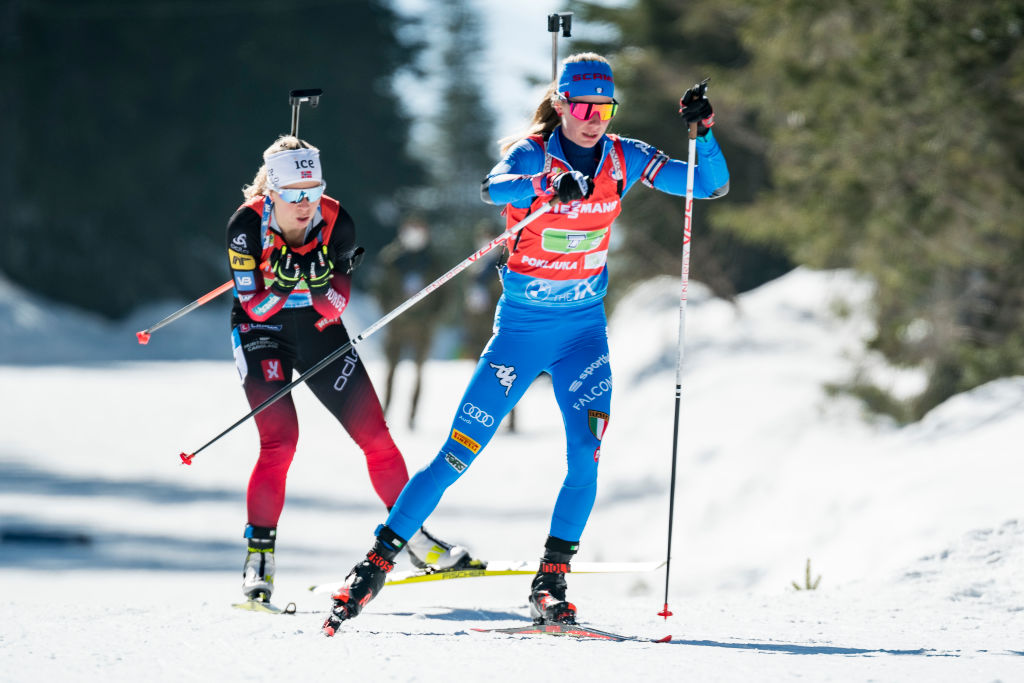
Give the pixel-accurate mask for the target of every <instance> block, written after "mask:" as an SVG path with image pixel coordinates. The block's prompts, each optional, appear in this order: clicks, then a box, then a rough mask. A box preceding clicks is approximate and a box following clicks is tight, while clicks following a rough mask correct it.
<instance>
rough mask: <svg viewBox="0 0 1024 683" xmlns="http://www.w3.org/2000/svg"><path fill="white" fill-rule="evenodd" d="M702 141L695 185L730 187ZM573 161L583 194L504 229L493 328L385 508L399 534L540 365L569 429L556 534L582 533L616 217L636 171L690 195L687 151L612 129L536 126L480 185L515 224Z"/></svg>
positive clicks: (720, 190) (436, 496)
mask: <svg viewBox="0 0 1024 683" xmlns="http://www.w3.org/2000/svg"><path fill="white" fill-rule="evenodd" d="M697 152H698V164H697V166H696V168H695V175H694V196H695V197H697V198H714V197H719V196H722V195H724V194H725V193H726V192H727V191H728V182H729V172H728V168H727V167H726V163H725V158H724V156H723V154H722V152H721V149H720V148H719V146H718V143H717V142H716V141H715V139H714V136H713V135H711V134H710V133H709V134H708V135H706V136H705V137H704V138H700V139H698V141H697ZM573 161H575V164H573V163H571V162H573ZM569 169H575V170H580V171H581V172H583V173H585V174H587V175H590V176H591V177H592V178H593V184H594V190H593V192H592V194H591V195H590V196H589V197H588V198H587V199H583V200H578V201H575V202H571V203H569V204H556V205H555V207H554V208H553V209H552V210H551V211H550V212H549V213H547V214H545V215H543V216H541V217H540V218H538V219H536V220H534V221H532V222H531V223H530V224H529V225H528V226H526V227H525V228H524V229H523V230H522V231H521V232H520V233H519V234H518V235H516V236H514V237H512V238H510V239H509V241H508V244H507V245H506V246H507V247H508V250H509V259H508V262H507V263H506V265H505V266H504V268H503V270H502V284H503V287H504V292H503V294H502V297H501V299H500V300H499V302H498V306H497V310H496V312H495V317H494V336H493V337H491V339H490V341H489V342H488V343H487V346H486V347H485V348H484V350H483V353H482V354H481V356H480V361H479V363H478V364H477V367H476V371H475V372H474V374H473V378H472V379H471V380H470V383H469V386H468V387H467V388H466V391H465V393H464V394H463V397H462V400H461V401H460V402H459V405H458V407H457V408H456V411H455V417H454V420H453V422H452V426H451V429H450V431H449V435H448V439H447V440H446V441H445V443H444V445H443V446H442V447H441V450H440V452H439V453H438V454H437V456H436V457H435V458H434V459H433V460H432V461H431V462H430V463H429V464H428V465H427V466H426V467H424V468H423V469H421V470H420V471H419V472H417V473H416V475H415V476H413V477H412V479H410V480H409V483H408V484H407V485H406V486H405V488H404V489H403V490H402V493H401V495H400V496H399V498H398V501H397V502H396V504H395V506H394V507H393V508H392V510H391V514H390V515H389V517H388V520H387V526H388V527H390V529H391V530H392V531H394V532H395V533H396V534H398V535H399V536H400V537H402V538H404V539H408V538H410V537H411V536H412V534H414V533H415V532H416V531H417V530H418V529H419V528H420V526H421V525H422V524H423V522H424V520H426V518H427V517H428V516H429V515H430V513H431V512H433V510H434V508H435V507H436V506H437V504H438V502H439V501H440V500H441V496H442V494H443V493H444V491H445V489H447V488H448V487H449V486H451V485H452V484H453V483H454V482H455V480H456V479H458V478H459V477H460V476H461V475H462V473H463V472H465V471H466V469H467V468H468V467H469V466H470V465H471V464H472V463H473V460H475V459H476V457H477V456H478V455H479V454H480V453H481V451H483V449H484V448H485V447H486V446H487V443H488V442H489V441H490V440H491V437H492V436H494V433H495V431H496V430H497V428H498V425H499V424H500V423H501V420H502V419H503V418H504V417H505V415H507V414H508V413H509V411H511V410H512V408H513V407H514V406H515V404H516V403H517V402H518V401H519V399H520V398H521V397H522V395H523V393H524V392H525V391H526V389H527V387H529V386H530V383H531V382H532V381H533V380H534V378H535V377H537V375H539V374H540V373H542V372H546V373H548V374H549V375H550V376H551V383H552V385H553V387H554V392H555V398H556V400H557V401H558V406H559V409H560V411H561V413H562V421H563V423H564V425H565V438H566V462H567V473H566V475H565V479H564V480H563V482H562V488H561V490H560V492H559V494H558V499H557V501H556V502H555V508H554V512H553V513H552V517H551V526H550V530H549V533H550V535H551V536H554V537H556V538H559V539H563V540H565V541H570V542H578V541H579V539H580V536H581V535H582V534H583V529H584V527H585V526H586V523H587V519H588V518H589V516H590V511H591V509H592V508H593V505H594V499H595V497H596V494H597V465H598V461H599V459H600V455H601V439H602V437H603V436H604V432H605V428H606V427H607V425H608V421H609V419H610V414H611V393H612V392H611V390H612V374H611V367H610V365H609V362H608V334H607V321H606V318H605V312H604V303H603V299H604V295H605V293H606V291H607V282H608V273H607V252H608V243H609V239H610V232H611V225H612V222H613V220H614V218H615V217H616V216H617V215H618V213H619V204H620V202H621V198H622V197H623V196H624V195H625V193H626V192H627V191H628V190H629V188H630V187H632V186H633V184H635V183H636V182H637V181H641V182H643V183H644V184H646V185H648V186H650V187H654V188H655V189H658V190H661V191H663V192H667V193H670V194H677V195H682V194H685V193H686V162H685V161H678V160H674V159H670V158H669V157H668V156H667V155H665V154H664V153H662V152H660V151H659V150H657V149H655V148H653V147H651V146H650V145H648V144H646V143H644V142H641V141H639V140H632V139H628V138H619V137H618V136H614V135H605V136H604V138H603V139H602V140H601V142H600V143H599V144H598V145H596V146H595V147H594V148H582V147H578V146H576V145H574V144H573V143H572V142H570V141H568V140H567V139H566V138H565V137H564V136H563V135H562V134H561V131H560V127H559V128H556V129H555V130H554V131H553V132H552V133H551V134H550V136H549V137H548V138H547V139H546V140H545V139H544V138H542V137H541V136H531V137H529V138H526V139H524V140H522V141H520V142H518V143H517V144H516V145H514V146H513V147H512V148H511V149H510V150H509V151H508V153H507V154H506V155H505V157H504V158H503V159H502V160H501V161H500V162H499V163H498V164H497V165H496V166H495V167H494V169H492V170H491V172H490V174H488V176H487V178H486V179H485V180H484V183H483V186H482V194H483V196H484V198H485V200H487V201H490V202H491V203H494V204H506V205H507V206H506V208H505V211H504V213H505V215H506V219H507V221H508V223H509V225H513V224H515V223H517V222H519V221H520V220H522V218H523V217H524V216H526V215H527V214H528V213H529V212H531V211H535V210H536V209H537V208H538V207H539V206H541V205H542V204H543V203H544V202H546V201H549V200H550V199H551V194H550V193H549V191H548V187H547V183H548V178H549V177H550V176H551V175H552V174H553V173H557V172H560V171H563V170H569Z"/></svg>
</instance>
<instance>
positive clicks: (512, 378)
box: [387, 299, 612, 542]
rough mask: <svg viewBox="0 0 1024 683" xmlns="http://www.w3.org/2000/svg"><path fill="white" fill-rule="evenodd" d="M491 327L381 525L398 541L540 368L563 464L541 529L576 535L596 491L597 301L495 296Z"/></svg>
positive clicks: (604, 419) (606, 387) (603, 330)
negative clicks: (550, 392) (530, 301)
mask: <svg viewBox="0 0 1024 683" xmlns="http://www.w3.org/2000/svg"><path fill="white" fill-rule="evenodd" d="M495 328H496V333H495V335H494V336H493V337H491V340H490V341H489V342H488V343H487V346H486V347H485V348H484V352H483V354H482V355H481V356H480V362H479V363H478V364H477V367H476V371H475V372H474V373H473V379H472V380H470V382H469V386H468V387H467V388H466V392H465V393H464V394H463V396H462V400H461V401H460V402H459V406H458V409H457V410H456V411H455V419H454V420H453V422H452V427H451V430H450V431H449V433H448V440H447V441H445V443H444V446H442V447H441V450H440V452H439V453H438V454H437V456H436V457H435V458H434V459H433V460H432V461H431V462H430V463H429V464H428V465H427V466H426V467H424V468H423V469H421V470H420V471H419V472H417V473H416V474H415V475H414V476H413V478H412V479H410V480H409V483H408V484H406V485H405V488H404V489H402V493H401V495H400V496H399V497H398V502H397V503H395V506H394V507H393V508H392V509H391V514H390V515H389V516H388V520H387V525H388V526H389V527H390V528H391V530H392V531H394V532H395V533H396V534H398V535H399V536H401V537H402V538H404V539H408V538H410V537H411V536H412V534H414V533H416V531H417V530H418V529H419V528H420V526H421V525H422V524H423V522H424V520H426V518H427V517H428V516H430V513H431V512H433V511H434V508H435V507H437V504H438V503H439V502H440V500H441V496H442V495H443V494H444V491H445V489H447V488H448V487H449V486H451V485H452V484H453V483H455V480H456V479H458V478H459V477H460V476H461V475H462V473H463V472H465V471H466V469H468V468H469V466H470V465H471V464H473V461H474V460H475V459H476V457H477V456H478V455H479V454H480V453H481V452H482V451H483V449H484V447H485V446H487V443H488V442H489V441H490V440H491V437H492V436H494V432H495V431H496V430H497V428H498V425H499V424H500V423H501V420H502V419H503V418H504V417H505V415H507V414H508V413H509V411H511V410H512V408H513V407H515V405H516V403H518V402H519V399H520V398H522V396H523V394H524V393H525V392H526V389H527V388H528V387H529V386H530V383H531V382H532V381H533V380H534V378H536V377H537V375H539V374H540V373H542V372H547V373H548V374H549V375H551V383H552V385H553V386H554V390H555V398H556V400H557V401H558V407H559V409H560V410H561V412H562V422H563V423H564V425H565V440H566V462H567V465H568V471H567V472H566V475H565V480H564V481H563V482H562V488H561V491H560V492H559V494H558V499H557V500H556V501H555V509H554V512H553V513H552V516H551V528H550V532H549V533H550V534H551V535H552V536H555V537H556V538H560V539H562V540H565V541H571V542H578V541H579V540H580V536H582V535H583V528H584V527H585V526H586V524H587V519H588V518H589V517H590V511H591V509H592V508H593V507H594V498H595V496H596V494H597V463H598V458H599V456H600V452H601V437H602V436H604V430H605V427H606V425H607V423H608V416H609V411H610V408H611V398H612V376H611V367H610V366H609V364H608V333H607V320H606V318H605V314H604V304H603V303H598V304H596V305H592V306H587V307H585V308H578V309H569V310H559V309H552V308H543V309H542V308H536V307H528V306H521V305H515V304H512V303H509V302H507V301H505V300H504V299H503V300H502V301H501V302H500V303H499V305H498V309H497V312H496V314H495Z"/></svg>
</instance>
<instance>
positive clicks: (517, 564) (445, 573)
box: [309, 560, 665, 593]
mask: <svg viewBox="0 0 1024 683" xmlns="http://www.w3.org/2000/svg"><path fill="white" fill-rule="evenodd" d="M537 565H538V562H537V560H511V561H509V560H504V561H503V560H492V561H490V562H488V563H487V564H486V565H485V566H483V567H466V568H464V569H433V568H430V567H427V568H425V569H410V570H405V571H395V572H391V574H389V575H388V578H387V580H386V581H385V582H384V585H385V586H399V585H402V584H408V583H421V582H423V581H445V580H447V579H469V578H475V577H480V576H515V575H520V574H526V575H530V576H532V575H533V574H536V573H537ZM664 566H665V562H664V561H662V562H574V563H573V565H572V573H573V574H606V573H608V574H610V573H628V572H649V571H654V570H656V569H660V568H661V567H664ZM344 583H345V581H344V579H342V580H341V581H333V582H326V583H320V584H316V585H313V586H310V587H309V590H311V591H312V592H314V593H333V592H334V591H336V590H337V589H338V587H339V586H341V585H343V584H344Z"/></svg>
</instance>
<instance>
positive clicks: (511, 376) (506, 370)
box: [489, 363, 518, 396]
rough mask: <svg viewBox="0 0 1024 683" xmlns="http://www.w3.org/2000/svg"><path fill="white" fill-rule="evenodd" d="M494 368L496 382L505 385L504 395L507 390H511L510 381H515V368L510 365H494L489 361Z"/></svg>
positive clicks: (506, 394)
mask: <svg viewBox="0 0 1024 683" xmlns="http://www.w3.org/2000/svg"><path fill="white" fill-rule="evenodd" d="M489 365H490V366H491V367H492V368H494V370H495V373H494V376H495V377H497V378H498V383H499V384H500V385H501V386H503V387H505V396H508V392H509V391H511V390H512V383H513V382H515V381H516V377H517V376H518V375H516V374H515V373H516V369H515V367H513V366H511V365H496V364H495V363H489Z"/></svg>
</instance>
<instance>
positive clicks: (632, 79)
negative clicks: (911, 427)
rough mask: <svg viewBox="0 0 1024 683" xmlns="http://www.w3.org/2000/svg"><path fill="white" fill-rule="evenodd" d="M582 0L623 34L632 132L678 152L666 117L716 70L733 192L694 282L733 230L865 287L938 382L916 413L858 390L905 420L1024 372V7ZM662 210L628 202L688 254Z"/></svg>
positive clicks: (709, 219) (642, 220)
mask: <svg viewBox="0 0 1024 683" xmlns="http://www.w3.org/2000/svg"><path fill="white" fill-rule="evenodd" d="M583 5H584V7H583V14H584V16H585V17H587V18H589V19H590V20H593V21H606V22H608V23H610V24H611V25H613V26H615V27H616V28H617V32H618V35H617V37H616V39H615V42H617V43H619V44H621V48H620V49H617V50H616V49H615V48H614V45H615V42H610V43H609V45H608V46H605V47H606V49H610V50H611V51H612V54H611V56H612V58H613V60H614V61H615V63H616V67H617V69H616V81H617V85H618V87H619V89H620V92H622V93H623V95H622V97H620V98H619V99H620V100H622V101H623V107H622V108H621V110H620V111H621V114H620V117H618V118H617V119H616V127H617V130H620V131H622V132H625V133H630V134H636V135H637V136H638V137H645V138H646V137H647V136H648V135H649V136H650V137H649V141H651V142H657V143H659V144H663V145H664V146H665V149H666V151H668V152H670V153H672V154H673V155H674V156H677V157H678V156H679V155H680V154H681V153H682V151H681V150H682V148H681V146H678V145H677V144H676V143H673V142H672V141H671V140H672V139H673V138H675V139H678V140H680V141H681V140H682V136H681V135H680V134H677V135H674V136H673V135H671V134H670V132H669V131H668V130H667V129H665V128H664V124H663V120H662V114H661V112H662V111H664V110H666V109H667V108H668V107H669V106H670V102H671V101H672V98H673V97H674V96H675V93H674V92H673V88H675V89H678V88H679V87H680V86H679V85H678V84H679V82H680V81H683V83H689V82H692V81H695V80H698V79H699V78H700V77H702V76H704V75H711V76H712V81H711V90H710V95H711V99H712V102H713V103H714V105H715V109H716V118H717V120H718V124H719V125H718V126H716V129H715V131H716V137H718V138H719V140H720V141H721V143H722V145H723V148H724V149H725V152H726V155H727V157H728V159H729V165H730V170H731V172H732V184H731V191H730V194H729V197H728V198H727V199H726V200H723V201H722V202H714V203H711V204H710V205H705V204H701V205H698V206H699V209H698V221H697V222H698V228H697V231H696V233H695V236H694V277H696V278H698V279H705V278H708V277H709V276H712V275H713V274H709V273H707V272H701V270H700V269H701V267H702V263H703V264H705V266H706V264H707V263H708V262H713V259H712V258H708V257H707V256H706V255H704V254H703V253H701V252H699V251H698V250H699V249H700V248H702V240H703V244H707V245H709V246H710V248H711V249H712V250H714V249H715V246H716V240H725V241H726V242H727V241H728V239H727V238H725V237H724V235H727V234H729V233H731V234H733V235H735V236H736V239H740V240H742V241H743V242H745V243H749V242H751V241H753V242H756V243H760V244H763V245H765V246H766V247H769V248H771V247H775V248H781V249H783V250H784V252H785V254H786V255H787V256H788V257H789V258H790V259H792V260H793V262H796V263H802V264H806V265H809V266H812V267H820V268H830V267H852V268H854V269H856V270H857V271H859V272H862V273H864V274H866V275H869V276H870V277H871V278H872V279H873V281H874V282H875V283H876V293H875V296H874V302H873V303H874V313H875V322H876V330H877V331H876V334H875V337H874V338H873V339H872V340H871V341H870V344H869V346H870V348H873V349H877V350H879V351H880V352H882V353H883V354H884V355H885V357H886V358H888V359H889V360H890V361H891V362H893V363H896V364H898V365H906V366H913V367H920V368H922V369H924V370H925V372H926V374H927V377H928V382H927V387H926V388H925V389H924V391H923V392H922V393H921V394H920V395H919V396H917V397H915V398H914V399H912V400H911V401H909V402H905V403H901V402H899V401H896V400H895V399H893V398H892V397H887V396H885V395H884V392H882V391H880V390H879V389H878V388H877V387H871V386H870V385H862V386H853V387H852V388H853V389H854V390H855V391H856V392H858V393H860V394H861V395H863V396H865V397H872V398H873V400H874V401H875V405H876V407H882V408H884V409H885V410H888V411H890V412H892V413H893V414H894V415H896V416H897V417H899V418H901V419H916V418H918V417H920V416H921V415H923V414H924V413H926V412H927V411H928V410H929V409H931V408H932V407H934V406H935V405H937V404H938V403H940V402H942V401H943V400H945V399H946V398H948V397H949V396H951V395H953V394H955V393H957V392H960V391H964V390H966V389H970V388H972V387H975V386H978V385H979V384H981V383H983V382H986V381H989V380H991V379H994V378H997V377H1000V376H1004V375H1010V374H1021V373H1024V270H1022V269H1021V268H1020V265H1019V264H1020V263H1021V262H1022V257H1024V220H1022V219H1021V216H1022V215H1024V94H1022V93H1024V42H1022V35H1024V1H1022V0H993V1H992V2H985V3H964V2H958V1H956V0H871V1H870V2H863V1H857V2H853V1H852V0H845V1H841V2H834V3H807V2H803V1H801V0H754V1H743V2H740V1H739V0H735V1H734V0H635V2H633V3H632V5H631V6H629V7H628V8H618V7H613V8H607V7H601V6H597V5H590V4H588V3H583ZM598 47H601V46H598ZM655 112H657V113H655ZM638 116H642V117H645V118H637V117H638ZM647 117H650V118H647ZM665 139H669V140H670V142H663V140H665ZM660 199H661V198H657V199H648V198H646V197H645V198H644V202H645V205H641V206H640V207H638V208H637V210H634V211H632V212H630V211H629V209H630V208H631V207H629V205H627V212H626V213H625V220H624V222H625V223H626V224H627V225H629V226H630V227H631V230H630V231H629V234H628V235H627V246H628V247H629V248H630V249H633V250H635V251H636V253H642V252H643V251H644V250H643V248H638V242H637V239H638V234H637V233H638V232H639V233H641V235H654V239H659V240H664V241H663V244H665V245H666V249H667V244H668V242H669V240H666V239H665V236H666V235H671V237H672V238H673V239H674V241H678V239H677V237H676V235H677V231H673V230H672V229H671V228H669V227H661V228H658V227H655V226H659V225H662V224H664V219H660V218H659V215H665V216H667V215H672V214H673V213H675V212H673V211H672V210H671V209H669V208H662V207H661V206H657V205H656V204H655V203H654V202H655V201H659V200H660ZM635 204H636V202H634V205H635ZM705 224H708V225H709V226H710V232H711V235H710V236H705V235H703V234H701V232H700V231H701V230H702V229H703V227H704V225H705ZM641 226H642V228H643V230H640V231H638V230H637V228H638V227H641ZM646 251H647V252H648V253H649V252H651V251H652V250H651V249H649V248H648V249H647V250H646ZM741 253H742V252H741ZM747 253H751V252H747ZM752 253H754V254H756V253H757V252H756V251H755V252H752ZM756 261H757V263H758V265H763V264H764V263H766V262H765V261H762V260H761V258H760V257H757V258H756ZM770 262H771V261H767V263H770ZM741 263H742V261H741ZM753 271H754V272H759V273H761V274H762V275H763V274H767V273H768V272H769V271H764V270H760V269H759V268H756V267H755V268H754V269H753ZM719 289H721V288H719Z"/></svg>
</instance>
